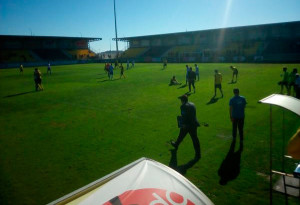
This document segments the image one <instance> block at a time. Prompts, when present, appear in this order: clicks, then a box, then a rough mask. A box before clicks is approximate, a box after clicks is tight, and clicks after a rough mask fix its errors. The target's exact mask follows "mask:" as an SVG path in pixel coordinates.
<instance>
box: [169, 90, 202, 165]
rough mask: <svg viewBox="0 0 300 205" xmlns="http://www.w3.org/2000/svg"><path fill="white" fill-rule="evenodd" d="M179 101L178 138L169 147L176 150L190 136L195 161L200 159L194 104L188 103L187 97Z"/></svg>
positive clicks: (182, 97)
mask: <svg viewBox="0 0 300 205" xmlns="http://www.w3.org/2000/svg"><path fill="white" fill-rule="evenodd" d="M179 99H180V100H181V106H180V110H181V116H180V117H179V122H178V126H179V127H180V132H179V136H178V138H177V140H176V142H174V141H171V145H172V146H173V147H174V148H175V149H176V150H177V149H178V146H179V144H180V143H181V142H182V140H183V139H184V137H185V136H186V135H187V133H189V134H190V136H191V138H192V140H193V145H194V149H195V158H194V159H195V160H199V159H200V158H201V150H200V142H199V139H198V136H197V128H198V127H199V125H200V124H199V122H198V120H197V117H196V107H195V105H194V103H192V102H188V96H187V95H183V96H180V97H179Z"/></svg>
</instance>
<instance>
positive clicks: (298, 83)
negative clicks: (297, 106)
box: [295, 73, 300, 99]
mask: <svg viewBox="0 0 300 205" xmlns="http://www.w3.org/2000/svg"><path fill="white" fill-rule="evenodd" d="M295 87H296V98H298V99H300V75H299V73H297V74H296V80H295Z"/></svg>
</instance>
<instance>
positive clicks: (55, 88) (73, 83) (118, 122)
mask: <svg viewBox="0 0 300 205" xmlns="http://www.w3.org/2000/svg"><path fill="white" fill-rule="evenodd" d="M124 65H125V66H126V64H124ZM189 65H190V66H193V65H194V64H189ZM230 65H231V64H198V66H199V70H200V80H199V81H197V82H196V84H195V86H196V93H195V94H194V93H191V95H190V96H189V101H191V102H193V103H194V104H195V105H196V108H197V118H198V120H199V122H200V123H201V124H205V123H206V124H208V126H201V127H199V128H198V137H199V140H200V144H201V154H202V158H201V159H200V160H199V161H198V162H197V163H195V164H193V166H188V162H189V161H190V160H192V159H193V157H194V149H193V144H192V140H191V138H190V136H189V135H187V136H186V138H185V139H184V141H183V142H182V143H181V144H180V146H179V149H178V151H177V154H176V156H175V157H174V152H171V150H172V146H171V145H170V143H169V142H170V140H176V138H177V136H178V133H179V129H178V128H177V121H176V117H177V116H178V115H180V100H179V99H178V97H179V96H181V95H183V94H185V93H186V92H188V87H185V86H182V85H176V86H169V81H170V79H171V77H172V76H173V75H175V76H176V78H177V80H178V81H179V82H181V83H183V84H185V73H186V69H185V64H168V67H167V68H166V69H162V67H163V65H162V64H161V63H160V64H136V65H135V67H134V68H131V69H129V70H126V69H125V76H126V79H123V78H122V79H119V77H120V70H115V72H114V79H113V80H108V77H107V74H106V73H105V72H104V64H77V65H64V66H52V75H47V74H46V70H47V68H46V67H39V69H40V70H41V71H42V73H43V86H44V91H40V92H35V87H34V81H33V70H34V68H25V69H24V75H22V74H20V73H19V70H18V69H17V68H16V69H2V70H0V201H1V204H2V203H3V204H46V203H49V202H51V201H53V200H55V199H57V198H59V197H61V196H63V195H65V194H68V193H70V192H72V191H74V190H76V189H78V188H80V187H82V186H84V185H86V184H88V183H90V182H92V181H94V180H96V179H99V178H101V177H103V176H105V175H107V174H109V173H111V172H113V171H115V170H117V169H119V168H121V167H123V166H125V165H127V164H129V163H131V162H132V161H135V160H137V159H139V158H141V157H148V158H151V159H154V160H156V161H158V162H161V163H163V164H165V165H172V166H173V168H175V169H177V170H178V171H179V172H181V173H182V174H183V175H184V176H185V177H186V178H188V179H189V180H190V181H191V182H192V183H194V184H195V185H196V186H197V187H198V188H199V189H200V190H201V191H203V192H204V194H206V195H207V196H208V197H209V198H210V199H211V200H212V202H214V203H215V204H269V135H270V134H269V133H270V123H269V118H270V116H269V111H270V107H269V106H268V105H264V104H259V103H258V101H259V100H260V99H262V98H264V97H266V96H268V95H270V94H273V93H279V91H280V87H279V86H278V84H277V82H278V81H280V80H281V77H280V74H281V72H282V67H284V66H287V67H288V71H291V70H292V68H294V67H296V68H298V69H299V68H300V65H299V64H234V66H236V67H237V68H238V70H239V77H238V81H237V83H231V78H232V71H231V69H230V68H229V66H230ZM193 69H194V66H193ZM215 69H218V70H219V72H221V73H222V75H223V83H222V88H223V93H224V97H223V98H221V97H220V93H219V91H217V96H216V98H215V99H213V98H212V97H213V95H214V70H215ZM233 88H239V89H240V95H242V96H244V97H245V98H246V100H247V103H248V104H247V106H246V110H245V113H246V118H245V127H244V138H245V139H244V148H243V150H242V151H241V152H239V151H238V150H239V140H237V144H236V146H235V153H234V154H233V156H234V157H233V158H232V159H233V160H231V161H230V162H229V164H227V166H224V163H228V160H227V162H226V160H224V159H225V158H226V156H227V155H228V153H229V150H230V146H231V142H232V137H231V126H232V125H231V121H230V118H229V99H230V98H231V97H233V92H232V90H233ZM283 114H284V119H285V121H284V122H283ZM283 124H284V127H285V130H284V131H283V130H282V125H283ZM299 126H300V120H299V117H298V116H297V115H295V114H293V113H291V112H289V111H283V109H281V108H279V107H276V106H273V143H274V144H273V168H274V169H275V170H281V159H282V144H283V142H282V133H283V132H284V133H285V136H286V138H285V142H284V143H285V144H287V142H288V140H289V138H290V137H291V136H292V135H293V134H294V133H295V132H296V130H297V129H298V127H299ZM285 154H286V153H285ZM174 158H175V160H176V163H177V165H175V166H174ZM295 162H296V161H293V160H288V161H287V162H286V164H285V165H286V166H285V170H286V171H288V172H291V171H292V170H293V169H294V168H295V165H294V163H295ZM222 164H223V166H221V165H222ZM224 167H225V169H227V170H225V173H226V171H227V175H228V177H229V178H228V182H227V183H226V184H225V185H220V183H219V181H220V179H221V177H220V176H219V170H220V168H222V169H224ZM226 167H227V168H226ZM223 171H224V170H223ZM276 179H277V178H276V177H274V183H275V182H276ZM273 203H274V204H283V203H284V196H283V195H282V194H280V193H276V192H273ZM289 203H290V204H298V203H299V199H297V198H291V197H289Z"/></svg>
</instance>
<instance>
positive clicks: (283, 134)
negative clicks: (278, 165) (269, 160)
mask: <svg viewBox="0 0 300 205" xmlns="http://www.w3.org/2000/svg"><path fill="white" fill-rule="evenodd" d="M284 145H285V126H284V109H282V172H285V171H284V170H285V167H284V147H285V146H284Z"/></svg>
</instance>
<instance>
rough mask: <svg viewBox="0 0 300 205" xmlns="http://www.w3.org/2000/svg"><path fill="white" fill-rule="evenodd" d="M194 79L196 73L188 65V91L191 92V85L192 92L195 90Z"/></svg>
mask: <svg viewBox="0 0 300 205" xmlns="http://www.w3.org/2000/svg"><path fill="white" fill-rule="evenodd" d="M195 80H196V73H195V72H194V71H193V69H192V67H190V72H189V76H188V81H189V92H191V85H192V86H193V89H194V93H195V92H196V89H195Z"/></svg>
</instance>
